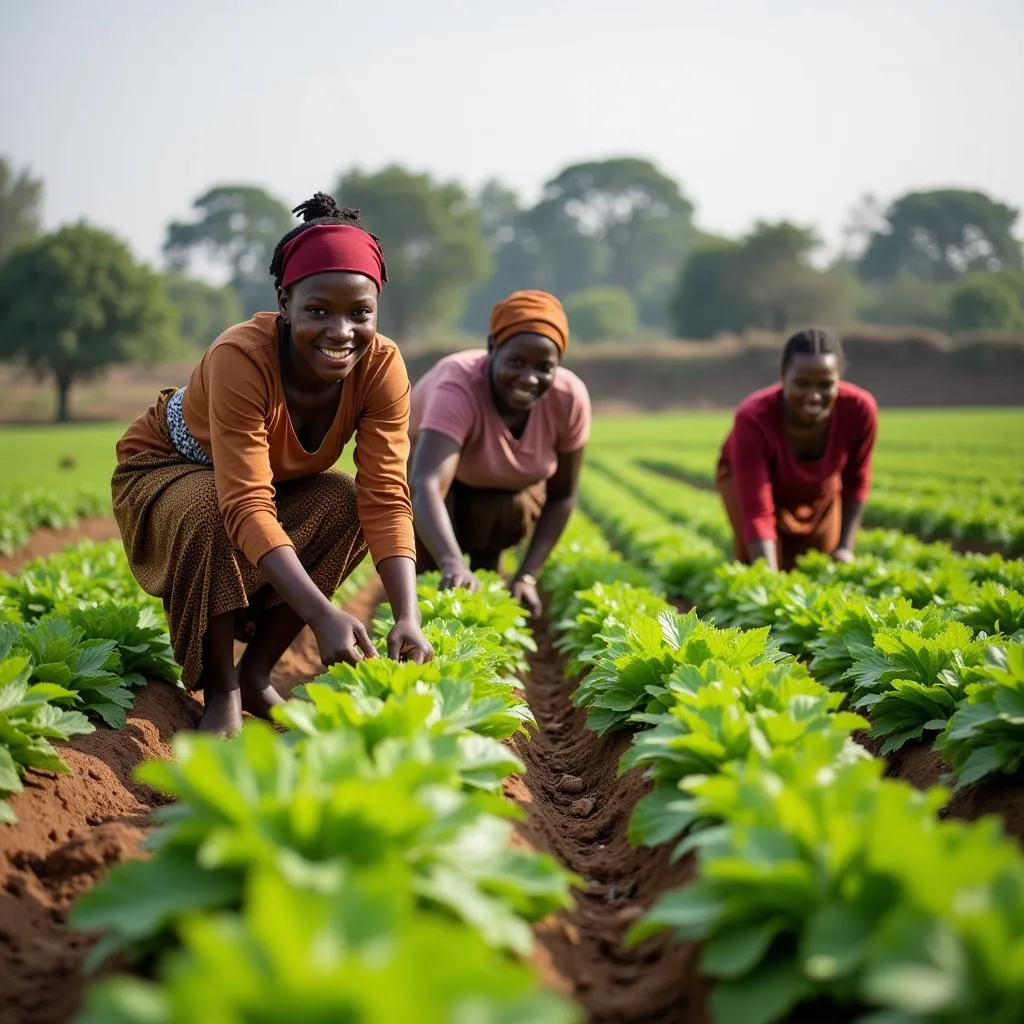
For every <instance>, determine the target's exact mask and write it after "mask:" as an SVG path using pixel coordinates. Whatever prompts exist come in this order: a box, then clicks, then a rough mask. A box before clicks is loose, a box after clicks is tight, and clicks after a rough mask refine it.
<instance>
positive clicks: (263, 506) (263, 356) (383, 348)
mask: <svg viewBox="0 0 1024 1024" xmlns="http://www.w3.org/2000/svg"><path fill="white" fill-rule="evenodd" d="M409 395H410V387H409V375H408V373H407V372H406V368H405V363H404V361H403V360H402V356H401V354H400V353H399V351H398V347H397V346H396V345H395V343H394V342H393V341H391V340H390V339H388V338H385V337H383V336H382V335H379V334H378V335H377V337H376V338H375V339H374V340H373V343H372V344H371V345H370V349H369V351H368V352H367V353H366V355H365V356H364V357H363V358H362V359H361V360H360V361H359V362H358V363H357V364H356V366H355V369H353V371H352V373H351V374H350V375H349V376H348V377H347V378H346V379H345V381H344V383H343V385H342V388H341V401H340V402H339V404H338V411H337V413H336V415H335V417H334V422H333V423H332V424H331V427H330V429H329V430H328V432H327V435H326V436H325V437H324V440H323V443H322V444H321V445H320V447H319V448H318V449H317V451H315V452H307V451H306V450H305V448H303V447H302V445H301V443H300V442H299V440H298V438H297V437H296V436H295V431H294V430H293V428H292V422H291V417H290V416H289V414H288V407H287V405H286V404H285V396H284V385H283V382H282V380H281V367H280V359H279V357H278V336H277V318H276V315H275V314H274V313H257V314H256V315H255V316H254V317H253V318H252V319H251V320H249V321H247V322H246V323H243V324H237V325H236V326H234V327H230V328H228V330H226V331H225V332H224V333H223V334H222V335H221V336H220V337H219V338H218V339H217V340H216V341H215V342H214V343H213V344H212V345H211V346H210V347H209V348H208V349H207V350H206V352H205V353H204V354H203V357H202V359H201V360H200V361H199V363H198V365H197V366H196V367H195V369H194V370H193V371H192V375H191V377H190V378H189V382H188V389H187V391H186V392H185V399H184V402H183V405H182V411H183V413H184V417H185V423H186V425H187V426H188V429H189V432H190V433H191V435H192V437H193V438H194V439H195V440H196V441H197V442H198V443H199V444H200V445H201V446H202V448H203V451H205V452H206V454H207V455H208V456H209V457H210V459H211V460H212V462H213V472H214V474H215V480H216V484H217V497H218V500H219V504H220V509H221V514H222V515H223V517H224V526H225V528H226V530H227V535H228V538H229V539H230V540H231V542H232V543H233V544H234V545H235V546H236V547H237V548H238V549H239V550H241V552H242V553H243V554H244V555H245V557H246V558H248V559H249V561H251V562H252V563H253V564H255V563H257V562H258V561H259V560H260V559H261V558H262V557H263V556H264V555H265V554H266V553H267V552H268V551H272V550H273V549H274V548H277V547H283V546H288V547H291V546H293V545H292V542H291V540H290V539H289V538H288V535H287V533H285V531H284V529H283V528H282V527H281V524H280V523H279V522H278V518H277V508H276V506H275V505H274V484H275V482H283V481H286V480H297V479H301V478H302V477H308V476H313V475H315V474H316V473H322V472H324V471H325V470H327V469H329V468H330V467H331V466H333V465H334V464H335V463H336V462H337V461H338V457H339V456H340V455H341V452H342V450H343V448H344V447H345V445H346V443H347V442H348V441H349V439H350V438H351V437H352V435H353V434H355V437H356V451H355V464H356V489H357V492H358V503H359V519H360V522H361V524H362V528H363V534H364V536H365V537H366V542H367V544H368V545H369V548H370V553H371V555H372V557H373V561H374V564H375V565H379V564H380V563H381V562H382V561H383V560H384V559H385V558H391V557H393V556H395V555H404V556H406V557H408V558H415V557H416V542H415V535H414V533H413V525H412V501H411V499H410V496H409V484H408V480H407V477H406V463H407V461H408V457H409V438H408V425H409ZM156 418H157V411H156V406H153V407H151V408H150V409H149V410H148V411H147V412H146V413H144V414H143V415H142V416H140V417H139V418H138V419H136V420H135V422H134V423H132V425H131V426H130V427H129V428H128V430H127V432H126V433H125V435H124V436H123V437H122V438H121V440H120V441H119V442H118V445H117V455H118V458H119V459H124V458H128V457H130V456H131V455H134V454H136V453H138V452H142V451H147V450H156V451H163V452H170V451H171V450H172V449H171V448H170V446H169V445H168V443H167V442H166V440H165V439H164V438H165V431H163V430H161V429H160V426H159V425H158V424H157V419H156Z"/></svg>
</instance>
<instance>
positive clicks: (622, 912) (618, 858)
mask: <svg viewBox="0 0 1024 1024" xmlns="http://www.w3.org/2000/svg"><path fill="white" fill-rule="evenodd" d="M542 627H543V628H541V629H539V630H538V637H537V638H538V642H539V650H538V652H537V653H536V654H535V655H533V656H532V657H531V659H530V674H529V675H528V676H527V677H526V680H525V687H526V696H527V699H528V701H529V703H530V707H531V708H532V709H533V713H534V716H535V717H536V719H537V724H538V730H537V731H536V732H534V733H532V734H531V736H530V738H529V739H526V738H523V737H517V739H516V741H515V743H514V746H515V749H516V752H517V754H518V755H519V756H520V757H521V758H522V760H523V761H524V763H525V764H526V766H527V769H526V774H525V776H523V777H522V778H516V779H512V780H510V783H509V785H508V786H507V788H506V792H507V795H508V796H509V797H510V798H511V799H513V800H515V801H516V802H517V803H519V804H520V805H521V806H522V807H523V808H524V809H525V810H526V812H527V820H526V821H525V822H524V823H523V824H522V826H521V832H522V835H523V837H524V838H525V839H526V841H527V842H528V843H529V844H530V845H531V846H533V847H535V848H537V849H542V850H548V851H550V852H551V853H552V854H554V856H555V857H557V859H558V860H559V861H560V862H561V863H562V864H564V865H565V866H566V867H568V868H569V869H570V870H571V871H573V872H575V873H576V874H577V875H579V876H580V877H581V878H582V879H583V880H584V883H585V888H584V889H583V890H582V891H580V892H578V893H577V895H576V900H577V906H576V909H574V910H572V911H570V912H565V913H561V914H558V915H555V916H554V917H552V918H551V919H549V920H547V921H545V922H543V923H542V924H541V925H540V926H539V927H538V929H537V938H538V944H539V950H538V953H537V955H536V957H535V963H536V966H537V968H538V970H539V971H540V973H541V976H542V978H544V980H545V981H546V982H547V983H548V984H549V985H550V986H551V987H552V988H555V989H557V990H559V991H563V992H567V993H570V994H571V995H573V996H575V997H576V999H578V1000H579V1002H580V1003H581V1004H582V1006H583V1008H584V1010H585V1011H586V1013H587V1016H588V1019H589V1020H590V1021H591V1022H593V1024H613V1022H614V1024H640V1022H644V1024H669V1022H679V1021H684V1020H685V1021H687V1022H688V1024H702V1022H704V1021H706V1020H707V1010H706V1007H705V1000H706V995H707V992H706V983H705V982H704V981H703V980H702V979H701V978H700V976H699V974H698V971H697V949H696V947H695V946H694V945H693V944H691V943H687V944H679V943H676V942H674V941H672V940H671V939H670V938H669V937H668V936H667V935H662V936H658V937H655V938H652V939H649V940H647V941H646V942H644V943H643V944H641V945H640V946H638V947H637V948H635V949H632V950H628V949H625V948H624V947H623V944H622V943H623V938H624V936H625V934H626V932H627V931H628V929H629V927H630V925H631V924H632V923H633V922H634V921H636V920H637V919H638V918H639V917H640V916H641V914H642V913H643V912H644V911H646V910H647V909H648V908H649V907H650V906H651V905H652V904H653V903H654V901H655V900H656V899H657V898H658V897H659V896H660V895H661V894H662V893H664V892H666V891H668V890H669V889H674V888H677V887H678V886H680V885H682V884H683V883H685V882H686V881H687V880H688V879H689V878H691V877H692V876H693V865H692V862H691V861H690V860H688V859H686V860H683V861H681V862H679V863H676V864H672V863H670V861H669V856H668V850H667V849H665V848H660V849H656V850H650V849H643V848H641V849H639V850H634V849H632V848H631V847H630V845H629V842H628V840H627V838H626V836H627V831H626V830H627V826H628V822H629V817H630V815H631V813H632V811H633V808H634V806H635V805H636V802H637V800H639V799H640V797H641V796H643V795H644V794H645V793H646V792H647V790H648V784H647V783H646V782H645V781H644V780H643V779H642V778H641V777H640V775H639V773H637V772H631V773H629V774H627V775H625V776H623V777H622V778H618V777H617V775H616V771H617V767H618V763H619V759H620V757H621V756H622V753H623V752H624V751H625V749H626V748H627V747H628V746H629V743H630V740H631V738H632V737H631V734H629V733H619V734H617V735H614V736H605V737H598V736H597V735H596V734H594V733H593V732H591V731H590V730H588V729H587V727H586V719H585V716H584V714H583V712H581V711H579V710H578V709H575V708H573V707H572V705H571V704H570V703H569V699H568V696H569V693H571V691H572V690H573V688H574V687H575V685H576V682H577V681H576V680H573V679H566V678H565V673H564V670H565V662H564V659H563V658H562V657H561V656H560V655H559V654H558V653H557V652H556V651H555V650H554V649H553V648H552V646H551V636H550V633H549V630H548V628H547V623H542Z"/></svg>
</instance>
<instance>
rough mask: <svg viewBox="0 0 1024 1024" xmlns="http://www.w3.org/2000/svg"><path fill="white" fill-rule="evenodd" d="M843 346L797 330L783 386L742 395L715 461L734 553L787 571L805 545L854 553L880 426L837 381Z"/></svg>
mask: <svg viewBox="0 0 1024 1024" xmlns="http://www.w3.org/2000/svg"><path fill="white" fill-rule="evenodd" d="M843 369H844V362H843V350H842V344H841V343H840V341H839V339H838V338H837V337H836V336H835V335H833V334H830V333H829V332H827V331H823V330H818V329H811V330H806V331H800V332H799V333H797V334H794V335H793V336H792V337H791V338H790V339H789V341H787V342H786V347H785V349H784V350H783V354H782V380H781V382H780V383H778V384H775V385H773V386H772V387H770V388H765V389H764V390H762V391H756V392H754V394H752V395H750V396H749V397H747V398H745V399H744V400H743V401H742V402H741V403H740V405H739V407H738V408H737V410H736V417H735V421H734V424H733V428H732V432H731V433H730V434H729V436H728V438H727V439H726V442H725V445H724V447H723V448H722V453H721V457H720V459H719V463H718V490H719V493H720V494H721V496H722V500H723V502H724V504H725V509H726V512H727V513H728V515H729V519H730V521H731V522H732V528H733V532H734V534H735V544H734V548H735V553H736V557H737V558H738V559H739V560H740V561H742V562H752V561H754V560H755V559H758V558H763V559H764V560H765V561H766V562H767V563H768V565H769V566H771V568H772V569H779V568H782V569H791V568H793V565H794V563H795V561H796V558H797V556H798V555H800V554H802V553H803V552H805V551H810V550H816V551H824V552H827V553H829V554H831V555H832V557H833V558H835V559H836V560H837V561H839V562H849V561H852V559H853V549H854V543H855V541H856V536H857V530H858V529H859V527H860V522H861V518H862V516H863V514H864V502H865V501H866V500H867V496H868V490H869V488H870V485H871V454H872V451H873V449H874V446H875V437H876V435H877V432H878V411H877V407H876V405H875V400H874V398H873V397H872V396H871V395H870V394H869V393H868V392H867V391H864V390H863V389H862V388H858V387H856V386H855V385H853V384H849V383H847V382H846V381H844V380H842V374H843Z"/></svg>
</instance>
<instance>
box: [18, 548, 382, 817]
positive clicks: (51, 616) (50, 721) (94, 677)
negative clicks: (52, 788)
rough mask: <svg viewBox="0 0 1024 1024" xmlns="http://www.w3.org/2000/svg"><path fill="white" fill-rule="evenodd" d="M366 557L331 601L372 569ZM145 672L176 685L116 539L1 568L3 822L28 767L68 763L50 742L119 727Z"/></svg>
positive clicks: (158, 624)
mask: <svg viewBox="0 0 1024 1024" xmlns="http://www.w3.org/2000/svg"><path fill="white" fill-rule="evenodd" d="M372 572H373V566H372V564H371V563H370V562H369V560H367V561H364V562H363V563H361V564H360V566H359V567H358V568H357V569H356V571H355V572H354V573H353V574H352V575H351V576H350V577H349V579H348V580H346V581H345V583H344V584H343V585H342V587H341V588H340V589H339V591H338V593H337V594H336V595H335V600H336V601H338V602H342V603H343V602H344V601H346V600H349V599H350V598H351V597H353V596H354V595H355V593H356V592H357V591H358V590H359V588H360V587H361V586H363V585H365V583H366V582H367V580H368V579H369V577H370V576H371V575H372ZM148 681H156V682H166V683H172V684H175V685H178V668H177V666H176V664H175V661H174V654H173V651H172V650H171V645H170V640H169V637H168V635H167V626H166V622H165V620H164V617H163V613H162V609H161V605H160V602H159V601H158V600H156V599H155V598H152V597H149V596H147V595H146V594H144V593H143V592H142V591H141V590H140V589H139V586H138V584H137V583H136V581H135V579H134V577H133V576H132V574H131V570H130V569H129V568H128V563H127V560H126V559H125V555H124V550H123V548H122V546H121V544H120V542H118V541H110V542H107V543H103V544H92V543H89V542H85V543H82V544H79V545H78V546H76V547H74V548H70V549H68V550H65V551H63V552H60V553H58V554H55V555H52V556H50V557H49V558H42V559H36V560H35V561H33V562H30V563H29V564H28V565H26V566H25V567H24V568H23V569H22V571H21V572H19V573H18V574H17V575H6V574H3V573H0V823H6V824H13V823H14V822H15V821H16V817H15V814H14V812H13V810H12V809H11V806H10V804H9V803H8V802H7V800H8V798H9V797H10V796H13V795H14V794H17V793H20V792H22V791H23V789H24V782H23V779H24V778H25V775H26V773H27V772H29V771H37V772H66V771H67V766H66V764H65V763H64V761H63V759H62V758H61V756H60V754H59V752H58V751H57V750H56V749H55V748H54V746H53V744H54V743H55V742H66V741H67V740H69V739H71V738H72V737H73V736H77V735H82V734H86V733H91V732H93V731H94V730H95V724H94V723H97V722H98V723H100V724H102V725H104V726H107V727H109V728H113V729H119V728H122V727H123V726H124V724H125V721H126V718H127V714H128V712H129V711H130V709H131V707H132V704H133V703H134V699H135V691H136V690H137V689H138V688H139V687H141V686H142V685H144V684H145V683H146V682H148Z"/></svg>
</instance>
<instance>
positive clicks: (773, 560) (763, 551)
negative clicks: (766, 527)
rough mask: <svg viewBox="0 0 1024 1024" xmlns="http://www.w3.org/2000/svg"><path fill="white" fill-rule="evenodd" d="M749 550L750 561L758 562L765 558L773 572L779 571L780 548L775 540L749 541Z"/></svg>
mask: <svg viewBox="0 0 1024 1024" xmlns="http://www.w3.org/2000/svg"><path fill="white" fill-rule="evenodd" d="M747 550H748V551H749V552H750V561H751V562H752V563H753V562H756V561H757V560H758V559H759V558H763V559H764V560H765V562H766V563H767V565H768V568H769V569H771V571H772V572H778V571H779V546H778V543H777V542H776V541H774V540H766V539H760V538H759V539H757V540H750V541H747Z"/></svg>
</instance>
